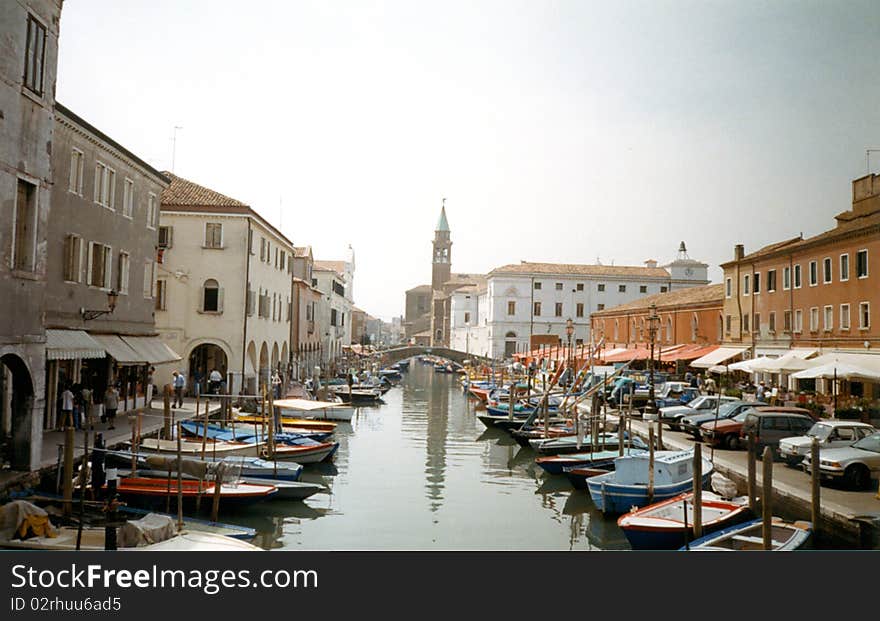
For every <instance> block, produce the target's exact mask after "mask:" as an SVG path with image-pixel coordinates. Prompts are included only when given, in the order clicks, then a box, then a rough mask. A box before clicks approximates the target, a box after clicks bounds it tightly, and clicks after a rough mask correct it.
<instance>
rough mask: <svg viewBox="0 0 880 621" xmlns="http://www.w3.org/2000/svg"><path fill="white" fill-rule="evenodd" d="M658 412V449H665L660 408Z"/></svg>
mask: <svg viewBox="0 0 880 621" xmlns="http://www.w3.org/2000/svg"><path fill="white" fill-rule="evenodd" d="M655 414H657V450H658V451H662V450H663V419H662V418H660V410H657V411H656V412H655Z"/></svg>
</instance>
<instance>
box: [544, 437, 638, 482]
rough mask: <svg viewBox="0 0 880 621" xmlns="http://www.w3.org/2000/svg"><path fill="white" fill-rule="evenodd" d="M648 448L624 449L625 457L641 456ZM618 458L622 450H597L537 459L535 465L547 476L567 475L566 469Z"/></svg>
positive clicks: (587, 438)
mask: <svg viewBox="0 0 880 621" xmlns="http://www.w3.org/2000/svg"><path fill="white" fill-rule="evenodd" d="M586 440H589V436H587V437H586ZM587 446H589V444H588V445H587ZM646 448H647V446H645V445H644V444H641V445H640V447H639V446H636V447H629V448H624V455H640V454H641V453H644V452H645V449H646ZM618 457H620V449H619V448H614V449H610V450H601V451H599V450H596V451H593V452H592V453H590V452H589V451H587V452H582V453H564V454H562V455H548V456H546V457H538V458H536V459H535V464H536V465H538V466H540V467H541V468H542V469H543V470H544V471H545V472H546V473H547V474H565V469H566V468H578V467H583V466H590V465H592V464H599V463H602V464H604V463H605V462H608V461H614V460H615V459H617V458H618Z"/></svg>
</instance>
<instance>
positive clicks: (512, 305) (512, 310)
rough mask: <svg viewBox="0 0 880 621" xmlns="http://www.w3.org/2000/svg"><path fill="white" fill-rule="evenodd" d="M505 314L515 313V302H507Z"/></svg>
mask: <svg viewBox="0 0 880 621" xmlns="http://www.w3.org/2000/svg"><path fill="white" fill-rule="evenodd" d="M507 314H508V315H515V314H516V302H508V303H507Z"/></svg>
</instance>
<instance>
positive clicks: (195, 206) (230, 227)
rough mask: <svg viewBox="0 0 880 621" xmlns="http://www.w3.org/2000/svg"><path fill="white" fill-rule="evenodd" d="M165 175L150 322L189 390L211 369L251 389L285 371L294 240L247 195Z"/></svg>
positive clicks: (163, 373)
mask: <svg viewBox="0 0 880 621" xmlns="http://www.w3.org/2000/svg"><path fill="white" fill-rule="evenodd" d="M164 174H165V175H166V176H168V177H169V178H170V179H171V185H170V186H169V187H168V188H167V189H166V190H165V191H164V192H163V193H162V199H161V216H160V230H159V246H160V249H161V251H162V252H161V261H160V262H159V263H158V265H157V280H156V329H157V330H158V332H159V333H160V334H161V335H162V338H163V340H164V341H165V343H167V344H168V345H169V346H170V347H171V348H172V349H173V350H174V351H176V352H177V353H178V354H179V355H180V356H181V357H182V358H183V360H182V361H181V363H180V364H179V365H176V366H178V367H180V368H179V370H180V371H182V372H183V373H185V374H186V376H187V378H188V382H187V386H188V391H190V392H192V389H193V386H194V383H193V382H194V380H195V378H196V375H197V374H198V375H199V376H200V377H202V378H205V377H206V375H207V374H208V373H210V372H211V371H212V370H213V369H215V368H216V369H218V370H219V371H220V373H221V374H223V376H224V377H225V378H227V385H228V388H230V389H231V390H232V391H233V392H238V391H239V390H240V389H241V388H242V386H244V387H245V388H246V389H247V390H248V391H249V392H250V393H251V394H253V393H254V392H255V391H256V390H258V389H259V388H260V386H262V385H264V384H266V383H267V382H268V381H269V379H270V377H271V372H272V371H274V370H276V369H281V370H282V371H284V372H287V371H288V370H289V369H288V361H289V360H290V332H291V330H290V321H291V315H292V300H291V297H292V286H293V278H292V270H293V267H292V263H291V260H290V259H291V257H292V256H293V254H294V250H293V248H294V247H293V243H292V242H291V241H290V240H289V239H287V237H285V236H284V235H283V234H282V233H281V232H280V231H279V230H278V229H276V228H275V227H274V226H272V225H271V224H270V223H269V222H268V221H266V220H265V219H264V218H263V217H262V216H261V215H260V214H259V213H257V212H256V211H255V210H253V209H252V208H251V207H250V206H248V205H246V204H245V203H242V202H241V201H238V200H236V199H233V198H230V197H228V196H224V195H223V194H220V193H219V192H216V191H214V190H211V189H209V188H206V187H203V186H200V185H198V184H196V183H193V182H192V181H189V180H187V179H183V178H181V177H178V176H176V175H173V174H171V173H168V172H166V173H164ZM174 368H175V367H174V366H172V365H164V366H163V367H162V368H161V369H160V373H159V378H160V380H161V381H169V378H170V375H171V371H172V370H173V369H174Z"/></svg>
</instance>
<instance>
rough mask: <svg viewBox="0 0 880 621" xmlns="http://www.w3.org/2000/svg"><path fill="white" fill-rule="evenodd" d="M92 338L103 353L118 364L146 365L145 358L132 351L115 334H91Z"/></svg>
mask: <svg viewBox="0 0 880 621" xmlns="http://www.w3.org/2000/svg"><path fill="white" fill-rule="evenodd" d="M92 338H93V339H95V340H96V341H98V343H100V344H101V347H103V348H104V351H106V352H107V353H108V354H110V357H111V358H113V359H114V360H115V361H116V362H117V363H118V364H147V358H146V356H143V355H141V354H139V353H138V352H136V351H135V350H133V349H132V348H131V346H129V344H128V343H126V342H125V341H123V340H122V339H121V338H120V337H119V336H118V335H116V334H93V335H92Z"/></svg>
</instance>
